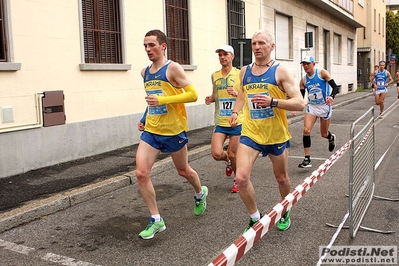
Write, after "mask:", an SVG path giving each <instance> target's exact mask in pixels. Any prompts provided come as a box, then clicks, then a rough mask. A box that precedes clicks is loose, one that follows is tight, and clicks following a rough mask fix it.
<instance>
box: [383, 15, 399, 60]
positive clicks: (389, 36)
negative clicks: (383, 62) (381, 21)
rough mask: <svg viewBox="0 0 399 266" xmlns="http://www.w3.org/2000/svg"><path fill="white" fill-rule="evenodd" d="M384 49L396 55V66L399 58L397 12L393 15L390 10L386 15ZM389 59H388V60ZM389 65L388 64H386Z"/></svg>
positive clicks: (398, 22) (398, 18) (398, 19)
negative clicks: (390, 50)
mask: <svg viewBox="0 0 399 266" xmlns="http://www.w3.org/2000/svg"><path fill="white" fill-rule="evenodd" d="M386 17H387V18H386V46H385V47H386V49H387V51H388V50H389V49H392V54H396V64H397V63H398V59H399V58H398V56H399V12H397V13H396V14H394V13H393V12H392V11H391V10H388V11H387V13H386ZM390 59H391V58H389V60H390ZM388 63H389V62H388Z"/></svg>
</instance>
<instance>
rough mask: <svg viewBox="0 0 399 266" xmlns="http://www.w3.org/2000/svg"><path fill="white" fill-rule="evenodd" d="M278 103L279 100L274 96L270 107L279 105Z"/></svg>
mask: <svg viewBox="0 0 399 266" xmlns="http://www.w3.org/2000/svg"><path fill="white" fill-rule="evenodd" d="M277 105H278V100H277V99H274V98H272V101H271V102H270V107H277Z"/></svg>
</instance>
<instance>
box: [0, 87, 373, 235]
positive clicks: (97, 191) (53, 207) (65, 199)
mask: <svg viewBox="0 0 399 266" xmlns="http://www.w3.org/2000/svg"><path fill="white" fill-rule="evenodd" d="M370 95H372V93H368V94H365V95H362V96H359V97H355V98H351V99H349V100H346V101H342V102H340V103H337V104H335V105H334V106H335V107H340V106H344V105H347V104H350V103H352V102H355V101H358V100H361V99H364V98H367V97H369V96H370ZM303 116H304V114H300V115H298V116H295V117H291V118H289V119H288V124H293V123H296V122H299V121H301V120H302V119H303ZM210 153H211V145H210V144H209V145H205V146H202V147H199V148H195V149H192V150H191V151H189V153H188V160H189V161H193V160H197V159H199V158H202V157H204V156H207V155H209V154H210ZM172 169H174V165H173V162H172V159H171V158H170V157H167V158H165V159H163V160H160V161H158V162H156V163H155V164H154V167H153V168H152V169H151V174H153V175H157V174H159V173H162V172H164V171H168V170H172ZM135 177H136V171H131V172H128V173H126V174H123V175H120V176H116V177H113V178H110V179H107V180H104V181H101V182H98V183H95V184H90V185H87V186H84V187H81V188H77V189H73V190H70V191H66V192H62V193H60V194H58V195H54V196H50V197H48V198H46V199H40V200H35V201H31V202H28V203H27V204H26V205H24V206H22V207H20V208H16V209H13V210H11V211H8V212H5V213H3V214H2V215H1V218H0V233H1V232H4V231H6V230H9V229H11V228H13V227H17V226H19V225H21V224H23V223H27V222H31V221H33V220H36V219H39V218H40V217H43V216H46V215H49V214H53V213H56V212H58V211H61V210H65V209H67V208H69V207H72V206H74V205H77V204H79V203H82V202H85V201H88V200H91V199H93V198H96V197H99V196H102V195H104V194H106V193H109V192H112V191H115V190H117V189H120V188H124V187H127V186H130V185H133V184H135V183H136V178H135Z"/></svg>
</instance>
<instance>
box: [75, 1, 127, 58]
mask: <svg viewBox="0 0 399 266" xmlns="http://www.w3.org/2000/svg"><path fill="white" fill-rule="evenodd" d="M82 18H83V38H84V40H83V42H84V55H85V63H101V64H122V63H123V62H122V51H121V50H122V49H121V47H122V46H121V30H120V28H121V25H120V23H121V22H120V8H119V0H82Z"/></svg>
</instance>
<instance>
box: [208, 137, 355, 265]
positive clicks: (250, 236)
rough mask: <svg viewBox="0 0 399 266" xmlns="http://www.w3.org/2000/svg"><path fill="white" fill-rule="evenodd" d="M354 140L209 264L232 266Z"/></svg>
mask: <svg viewBox="0 0 399 266" xmlns="http://www.w3.org/2000/svg"><path fill="white" fill-rule="evenodd" d="M352 141H353V140H349V141H348V142H347V143H346V144H345V145H344V146H342V147H341V148H340V149H339V150H337V151H336V152H335V153H334V154H333V155H331V156H330V158H328V159H327V160H326V161H325V162H324V163H323V164H322V165H320V166H319V168H318V169H317V170H315V171H314V172H313V173H312V174H311V175H310V176H309V177H307V178H306V179H305V180H304V181H302V183H301V184H300V185H298V186H297V187H296V188H295V189H294V190H293V191H292V192H291V193H289V194H288V195H287V196H286V197H285V198H284V199H283V200H282V201H280V203H278V204H277V205H276V206H274V207H273V209H272V210H271V211H269V212H268V213H267V215H265V216H263V217H262V219H260V220H259V222H258V223H256V224H255V225H254V226H253V227H252V228H251V229H249V230H248V231H247V232H245V233H244V234H243V235H242V236H240V237H239V238H238V239H237V240H236V241H234V243H233V244H232V245H230V246H229V247H228V248H227V249H226V250H225V251H224V252H223V253H222V254H220V255H219V256H218V257H217V258H216V259H214V260H213V261H212V262H211V263H210V264H209V265H208V266H231V265H234V264H235V263H236V262H237V261H238V260H239V259H241V257H242V256H243V255H244V254H245V253H247V252H248V251H249V250H250V249H251V248H252V247H253V245H254V244H256V243H257V242H258V241H259V240H260V239H261V238H262V237H263V236H264V235H265V234H266V233H267V232H268V231H269V230H270V229H271V228H272V227H273V226H274V225H275V224H276V223H277V221H278V220H279V219H280V218H281V216H282V215H283V214H284V213H285V212H286V211H287V210H289V209H291V207H292V206H293V205H294V204H295V203H297V202H298V200H299V199H300V198H301V197H302V196H303V195H304V194H305V193H306V192H307V191H308V190H309V189H310V188H311V187H312V186H313V185H314V184H315V183H316V182H317V180H318V179H320V178H321V177H322V176H323V175H324V174H325V173H326V172H327V170H328V169H330V167H331V166H332V165H333V164H334V163H335V162H336V161H337V160H338V159H339V158H340V157H342V156H343V155H344V154H345V152H346V151H347V150H348V148H349V147H350V145H351V143H352Z"/></svg>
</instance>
